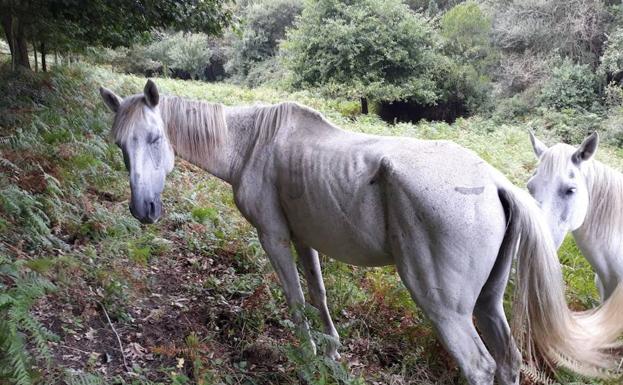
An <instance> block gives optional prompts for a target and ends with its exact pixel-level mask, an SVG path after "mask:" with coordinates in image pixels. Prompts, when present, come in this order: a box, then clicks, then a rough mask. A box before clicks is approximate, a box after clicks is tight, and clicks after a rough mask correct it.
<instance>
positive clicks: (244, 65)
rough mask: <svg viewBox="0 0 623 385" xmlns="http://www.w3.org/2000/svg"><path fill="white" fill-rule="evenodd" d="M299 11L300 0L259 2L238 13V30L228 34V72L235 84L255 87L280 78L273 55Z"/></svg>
mask: <svg viewBox="0 0 623 385" xmlns="http://www.w3.org/2000/svg"><path fill="white" fill-rule="evenodd" d="M302 9H303V0H261V1H255V2H250V3H249V4H248V5H247V6H246V7H244V8H243V9H242V11H241V16H240V17H241V20H242V25H241V31H240V32H239V33H231V35H230V36H229V38H230V39H231V41H232V43H231V47H229V48H228V51H229V61H228V63H227V67H228V71H229V72H230V73H231V74H232V75H233V76H234V78H235V79H236V80H237V81H239V82H243V83H246V84H248V85H250V86H258V85H260V84H261V83H264V82H266V81H273V82H274V81H275V80H277V79H278V77H280V76H281V72H282V71H280V70H279V68H278V67H279V63H278V62H277V54H278V52H279V43H280V42H281V41H282V40H283V39H284V38H285V36H286V29H287V28H289V27H291V26H292V25H293V24H294V20H295V18H296V17H297V16H298V15H300V13H301V11H302Z"/></svg>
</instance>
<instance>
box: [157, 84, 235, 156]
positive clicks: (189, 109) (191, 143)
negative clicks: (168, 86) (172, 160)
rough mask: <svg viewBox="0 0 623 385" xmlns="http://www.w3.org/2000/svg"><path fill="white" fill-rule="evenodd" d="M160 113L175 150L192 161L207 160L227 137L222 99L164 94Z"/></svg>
mask: <svg viewBox="0 0 623 385" xmlns="http://www.w3.org/2000/svg"><path fill="white" fill-rule="evenodd" d="M160 115H161V116H162V121H163V123H164V126H165V131H166V134H167V137H168V139H169V142H170V143H171V145H172V146H173V148H174V149H175V152H176V153H177V154H183V157H184V158H186V160H188V161H189V162H191V163H195V164H198V165H205V164H207V163H208V162H209V161H210V160H211V155H212V154H214V153H215V152H216V150H217V149H218V148H219V147H220V146H221V145H222V144H223V143H224V142H225V139H226V138H227V123H226V121H225V112H224V110H223V105H222V104H220V103H208V102H204V101H198V100H190V99H184V98H181V97H178V96H165V97H163V98H161V101H160Z"/></svg>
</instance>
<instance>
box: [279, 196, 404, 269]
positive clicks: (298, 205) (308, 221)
mask: <svg viewBox="0 0 623 385" xmlns="http://www.w3.org/2000/svg"><path fill="white" fill-rule="evenodd" d="M356 195H357V196H351V197H350V198H351V199H350V200H349V201H344V200H342V201H338V200H336V199H325V200H321V199H318V200H316V199H314V197H313V196H310V197H301V198H299V199H285V200H284V201H283V204H284V209H285V212H286V216H287V218H288V222H289V225H290V228H291V230H292V233H293V235H294V236H295V238H296V239H297V240H299V241H300V242H302V243H304V244H305V245H307V246H309V247H312V248H314V249H316V250H318V251H319V252H321V253H322V254H324V255H327V256H329V257H331V258H334V259H337V260H339V261H342V262H345V263H348V264H351V265H358V266H384V265H389V264H392V263H393V261H392V258H391V255H390V254H389V253H388V252H387V250H385V244H386V242H385V215H384V213H383V208H382V205H381V199H380V193H379V192H378V191H369V192H365V193H363V194H356Z"/></svg>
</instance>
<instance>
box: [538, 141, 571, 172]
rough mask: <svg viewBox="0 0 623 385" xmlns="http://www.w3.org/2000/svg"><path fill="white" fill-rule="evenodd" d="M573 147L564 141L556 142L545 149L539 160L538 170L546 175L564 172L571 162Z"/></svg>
mask: <svg viewBox="0 0 623 385" xmlns="http://www.w3.org/2000/svg"><path fill="white" fill-rule="evenodd" d="M574 152H575V148H573V147H572V146H570V145H568V144H565V143H558V144H556V145H554V146H552V147H551V148H549V149H548V151H545V152H544V153H543V155H542V156H541V159H540V161H539V171H541V172H544V173H545V174H546V175H548V176H553V175H558V174H561V173H566V172H567V171H568V169H569V165H570V163H571V156H572V155H573V153H574Z"/></svg>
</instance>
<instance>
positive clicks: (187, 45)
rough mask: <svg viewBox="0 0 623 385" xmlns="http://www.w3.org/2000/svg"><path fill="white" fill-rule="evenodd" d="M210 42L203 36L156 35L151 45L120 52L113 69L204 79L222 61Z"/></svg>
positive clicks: (194, 34)
mask: <svg viewBox="0 0 623 385" xmlns="http://www.w3.org/2000/svg"><path fill="white" fill-rule="evenodd" d="M208 39H209V38H208V36H207V35H206V34H203V33H184V32H177V33H173V34H171V33H162V32H161V33H156V34H155V41H154V42H152V43H150V44H148V45H135V46H133V47H132V48H130V49H128V48H120V49H118V50H117V55H115V56H114V59H113V65H114V66H115V67H116V68H118V69H120V70H122V71H124V72H128V73H139V74H144V75H148V76H151V75H153V74H155V73H162V74H163V75H165V76H169V75H170V74H172V73H174V74H177V75H178V77H187V78H193V79H204V78H205V76H206V74H205V71H206V68H207V67H209V66H210V64H211V63H212V61H218V60H221V58H220V57H219V54H221V53H220V52H217V51H216V50H213V49H210V47H209V40H208Z"/></svg>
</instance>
